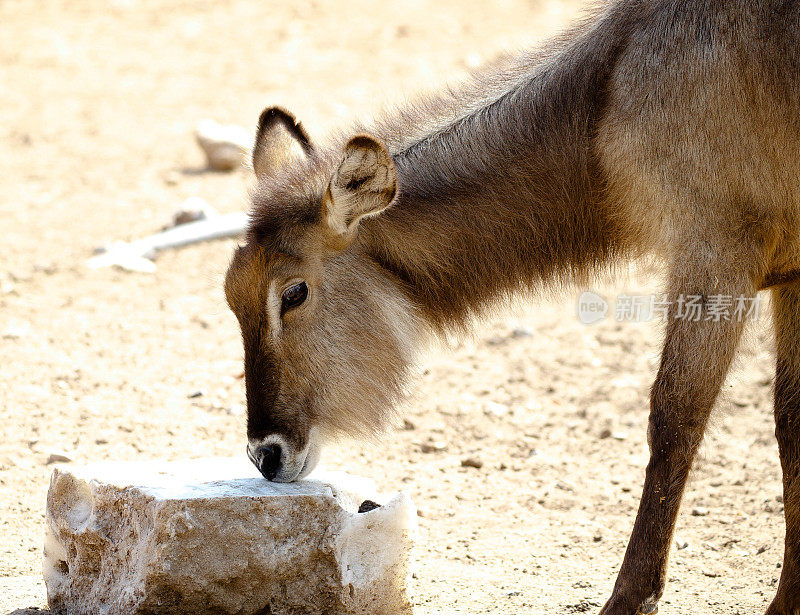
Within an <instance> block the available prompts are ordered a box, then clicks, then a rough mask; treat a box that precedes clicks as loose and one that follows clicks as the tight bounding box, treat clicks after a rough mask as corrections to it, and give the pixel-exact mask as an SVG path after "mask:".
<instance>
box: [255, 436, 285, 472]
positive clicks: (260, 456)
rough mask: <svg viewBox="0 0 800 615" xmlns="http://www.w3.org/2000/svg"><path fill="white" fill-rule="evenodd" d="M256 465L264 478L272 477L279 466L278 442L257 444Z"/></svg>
mask: <svg viewBox="0 0 800 615" xmlns="http://www.w3.org/2000/svg"><path fill="white" fill-rule="evenodd" d="M256 466H257V467H258V471H259V472H261V474H262V475H263V476H264V478H266V479H267V480H272V479H274V478H275V477H276V476H277V475H278V469H279V468H280V467H281V447H280V446H279V445H278V444H269V445H267V446H259V447H258V449H257V450H256Z"/></svg>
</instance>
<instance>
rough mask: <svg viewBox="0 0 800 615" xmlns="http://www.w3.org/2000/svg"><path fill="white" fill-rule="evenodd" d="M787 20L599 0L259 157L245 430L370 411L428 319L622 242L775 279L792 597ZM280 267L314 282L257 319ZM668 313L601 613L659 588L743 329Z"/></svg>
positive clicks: (730, 276) (687, 4)
mask: <svg viewBox="0 0 800 615" xmlns="http://www.w3.org/2000/svg"><path fill="white" fill-rule="evenodd" d="M799 29H800V5H798V4H797V3H796V2H788V1H778V0H753V1H751V2H734V1H732V0H718V1H715V2H708V1H707V0H703V1H701V0H680V1H679V0H673V1H667V0H638V1H625V2H622V1H621V2H615V3H612V4H610V5H608V6H607V7H606V8H604V9H603V10H602V11H600V12H598V14H597V15H596V16H595V17H594V18H593V19H592V20H590V21H588V22H587V23H586V24H584V25H582V26H580V27H578V28H576V29H575V30H573V31H572V32H570V33H568V34H567V35H565V36H563V37H561V38H560V39H558V40H556V41H554V42H552V43H551V44H550V45H548V46H547V47H545V48H544V49H543V50H541V51H539V52H536V53H526V54H520V55H519V56H516V57H508V58H504V59H503V60H501V61H500V62H498V63H497V64H496V65H495V66H493V67H491V68H490V69H487V71H486V72H485V73H483V74H481V75H478V76H476V78H475V80H474V83H472V84H469V85H467V86H464V87H462V88H460V89H457V90H453V91H449V92H446V93H444V94H442V95H440V96H437V97H433V98H429V99H426V100H423V101H420V102H419V103H417V104H416V105H413V106H409V107H407V108H404V109H400V110H397V111H396V112H394V113H393V114H390V115H389V116H387V118H385V119H384V120H382V121H380V122H378V123H377V124H376V125H375V126H371V127H359V128H358V129H356V130H354V131H353V133H355V132H361V133H365V136H361V137H358V138H357V139H355V140H350V141H349V142H348V143H347V145H344V143H345V139H334V140H333V142H332V143H331V144H329V145H327V146H324V147H321V148H313V147H311V146H308V147H305V146H303V151H304V152H305V154H304V155H303V156H301V157H295V158H294V160H293V161H292V162H291V163H289V164H281V165H275V168H264V165H259V166H260V169H259V172H258V174H259V186H258V188H257V189H256V191H255V193H254V210H253V218H252V223H251V226H250V230H249V233H248V242H247V246H246V247H244V248H242V249H240V251H239V252H238V253H237V255H236V257H235V258H234V261H233V263H232V264H231V268H230V270H229V273H228V277H227V281H226V291H227V296H228V300H229V303H230V305H231V307H232V309H233V310H234V312H235V313H236V315H237V317H238V318H239V320H240V323H241V325H242V334H243V338H244V343H245V363H246V376H247V396H248V419H249V420H248V435H249V437H250V438H251V439H253V438H256V439H257V438H258V437H260V435H263V434H267V433H271V432H279V433H283V434H285V435H286V437H287V439H290V440H292V441H293V442H294V444H293V446H295V447H297V448H302V446H303V443H304V438H305V437H306V435H307V431H308V429H309V427H310V426H311V425H315V426H319V427H320V428H322V429H324V431H325V432H326V433H336V432H345V433H352V432H357V433H358V432H360V433H364V432H369V431H371V430H374V429H378V428H379V427H380V426H381V425H382V424H384V423H385V420H386V416H387V414H388V413H389V411H390V410H391V408H393V402H394V400H395V399H396V397H397V396H398V394H399V393H400V391H401V389H402V384H403V381H404V378H405V377H406V373H407V370H408V366H409V365H410V362H411V360H412V358H413V352H412V349H413V347H414V346H415V345H417V344H418V343H419V340H420V339H421V338H423V337H424V334H425V332H426V331H428V330H432V331H434V332H441V331H444V330H447V329H449V328H461V327H463V326H464V325H465V323H467V322H468V321H469V319H470V317H471V316H472V315H474V314H476V313H480V312H482V311H483V310H485V309H486V308H487V307H489V306H491V305H493V304H495V303H496V302H497V301H498V300H502V299H503V298H504V297H507V296H509V295H510V294H512V293H515V292H518V291H521V290H522V291H524V290H535V289H536V288H539V287H540V286H542V285H545V284H553V283H565V282H570V281H576V280H582V279H585V278H586V277H587V276H589V275H592V274H593V273H594V272H597V271H599V270H600V269H601V268H604V267H607V266H608V265H609V264H610V263H614V262H618V261H619V260H621V259H627V258H633V257H638V256H642V255H645V254H655V255H657V256H659V257H660V258H662V259H663V260H664V262H665V264H666V266H667V271H668V281H667V291H668V294H669V295H670V297H672V298H673V299H675V298H677V297H678V296H679V295H681V294H683V295H700V296H702V297H704V298H708V297H710V296H712V295H715V294H723V295H730V296H739V295H746V296H753V295H755V293H756V292H757V291H758V290H759V289H763V288H767V287H775V289H774V290H773V294H774V296H775V301H774V306H775V322H776V330H777V339H778V372H777V373H778V375H777V379H776V390H775V415H776V424H777V432H776V433H777V436H778V442H779V445H780V453H781V462H782V465H783V471H784V501H785V508H786V521H787V533H786V556H785V561H784V566H783V571H782V576H781V582H780V585H779V588H778V593H777V597H776V598H775V601H774V602H773V604H772V605H771V606H770V608H769V611H768V613H770V614H771V615H777V614H781V615H790V614H794V615H797V613H800V582H798V579H799V578H800V448H798V442H800V404H798V399H800V362H799V361H798V356H800V316H799V314H800V282H798V277H799V276H798V272H800V166H798V160H800V45H798V42H799V41H798V35H797V32H798V31H799ZM281 113H283V112H281ZM274 115H275V114H274V113H273V116H274ZM278 115H279V117H281V118H282V119H281V121H280V122H277V123H274V122H273V123H272V124H270V125H269V126H266V127H265V126H261V127H260V130H259V138H258V139H257V148H256V153H255V157H256V159H259V156H261V160H281V156H280V155H272V154H270V152H269V150H270V149H271V148H279V147H280V142H282V141H285V139H284V138H270V139H266V138H263V137H264V135H265V134H267V131H271V132H270V134H272V133H274V132H275V130H276V129H279V128H280V125H283V126H284V127H286V129H287V130H289V131H290V132H291V130H290V129H291V127H292V126H296V124H295V123H294V119H293V118H291V116H288V114H284V115H285V117H284V116H281V115H280V114H278ZM263 117H264V116H262V118H263ZM278 134H280V131H279V130H278ZM351 134H352V133H351ZM303 135H304V133H303ZM369 135H374V137H370V136H369ZM284 136H285V135H284ZM382 144H385V147H384V145H382ZM359 220H360V221H359ZM290 279H292V280H294V279H301V280H305V281H307V283H308V287H309V289H310V294H309V298H308V299H307V300H306V303H305V304H303V305H302V306H301V307H299V308H295V309H294V310H292V311H290V312H287V313H286V315H285V316H284V317H283V318H282V319H281V322H275V318H273V319H272V320H270V319H269V318H267V317H266V316H265V304H267V303H268V302H269V301H272V302H273V303H274V301H275V299H274V297H273V296H272V295H269V293H270V292H272V293H273V295H274V291H269V290H268V289H269V287H270V285H271V284H273V285H275V284H277V285H279V286H280V287H281V288H283V286H284V285H285V284H286V283H288V281H289V280H290ZM268 295H269V296H268ZM706 305H707V301H704V308H703V309H704V310H706V309H707V308H706V307H705V306H706ZM272 309H273V310H274V308H272ZM675 316H676V314H675V313H674V310H673V312H672V314H671V318H670V319H669V323H668V326H667V334H666V341H665V345H664V351H663V354H662V359H661V367H660V370H659V373H658V376H657V378H656V381H655V383H654V385H653V388H652V395H651V408H650V429H649V436H650V446H651V453H652V456H651V460H650V463H649V465H648V468H647V474H646V479H645V485H644V492H643V496H642V500H641V505H640V510H639V514H638V515H637V519H636V523H635V525H634V530H633V535H632V537H631V541H630V544H629V547H628V551H627V554H626V556H625V560H624V562H623V565H622V569H621V572H620V575H619V577H618V580H617V584H616V586H615V589H614V592H613V595H612V597H611V599H610V600H609V602H608V603H607V604H606V606H605V607H604V608H603V610H602V613H603V614H605V615H612V614H613V615H630V614H632V613H635V612H642V613H650V612H654V609H656V608H657V606H656V605H657V603H658V599H659V598H660V596H661V594H662V592H663V588H664V582H665V574H666V565H667V556H668V553H669V545H670V541H671V536H672V532H673V529H674V524H675V519H676V516H677V512H678V508H679V505H680V499H681V496H682V493H683V488H684V485H685V483H686V480H687V476H688V472H689V469H690V467H691V464H692V460H693V458H694V455H695V453H696V451H697V448H698V446H699V444H700V442H701V440H702V437H703V432H704V429H705V427H706V424H707V422H708V418H709V415H710V413H711V410H712V408H713V406H714V404H715V402H716V399H717V395H718V393H719V390H720V387H721V385H722V383H723V381H724V379H725V377H726V374H727V371H728V368H729V365H730V363H731V361H732V359H733V356H734V353H735V349H736V346H737V343H738V340H739V337H740V336H741V333H742V328H743V326H742V323H739V322H734V321H724V320H723V321H720V322H715V321H705V320H702V321H700V322H692V321H688V320H682V319H679V318H676V317H675ZM704 316H705V313H704Z"/></svg>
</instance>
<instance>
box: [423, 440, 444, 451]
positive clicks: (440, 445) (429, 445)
mask: <svg viewBox="0 0 800 615" xmlns="http://www.w3.org/2000/svg"><path fill="white" fill-rule="evenodd" d="M419 450H421V451H422V452H423V453H440V452H442V451H446V450H447V444H445V443H444V442H438V441H437V442H423V443H422V444H420V446H419Z"/></svg>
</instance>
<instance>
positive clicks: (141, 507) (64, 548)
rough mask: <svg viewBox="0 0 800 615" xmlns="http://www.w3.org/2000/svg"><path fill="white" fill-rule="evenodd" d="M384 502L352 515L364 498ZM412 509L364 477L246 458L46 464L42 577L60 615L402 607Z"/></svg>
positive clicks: (347, 614) (407, 608)
mask: <svg viewBox="0 0 800 615" xmlns="http://www.w3.org/2000/svg"><path fill="white" fill-rule="evenodd" d="M367 499H369V500H374V501H376V502H378V503H381V504H382V506H380V507H379V508H376V509H374V510H371V511H369V512H365V513H358V512H357V510H358V507H359V504H360V503H361V502H362V501H364V500H367ZM416 522H417V520H416V509H415V508H414V505H413V504H412V502H411V500H410V499H409V497H408V496H407V495H406V494H404V493H402V492H401V493H396V494H393V495H391V496H390V497H388V498H386V497H382V496H381V495H379V494H377V493H376V492H375V486H374V484H373V483H372V481H370V480H368V479H363V478H357V477H352V476H348V475H347V474H344V473H325V472H315V473H314V474H312V475H311V477H310V478H308V479H306V480H303V481H300V482H297V483H289V484H282V483H269V482H267V481H265V480H264V479H263V478H261V477H260V476H258V475H257V472H256V471H255V468H252V466H250V464H249V463H247V462H246V461H243V460H238V459H236V460H233V459H214V460H197V461H188V462H179V463H155V462H154V463H147V464H143V463H131V464H111V463H109V464H103V465H96V466H86V467H83V468H72V467H70V468H63V467H59V468H56V469H55V470H54V471H53V474H52V477H51V480H50V489H49V492H48V494H47V538H46V541H45V552H44V578H45V584H46V586H47V596H48V601H49V603H50V608H51V609H52V611H53V613H54V614H57V615H58V614H64V615H96V614H97V613H103V614H104V615H136V614H142V615H143V614H145V613H147V614H151V613H159V614H173V613H175V614H177V613H192V614H194V615H202V614H204V613H208V614H209V615H210V614H211V613H213V614H215V615H223V614H227V613H231V614H234V613H235V614H237V615H249V614H260V615H264V614H267V613H269V614H270V615H278V614H281V613H286V614H289V613H291V614H295V613H303V614H316V613H319V614H320V615H323V614H324V615H338V614H342V615H351V614H363V615H367V614H368V615H381V614H387V615H388V614H392V615H394V614H397V613H410V612H411V605H410V601H409V597H408V584H409V581H410V560H411V547H412V543H413V539H414V537H415V535H416Z"/></svg>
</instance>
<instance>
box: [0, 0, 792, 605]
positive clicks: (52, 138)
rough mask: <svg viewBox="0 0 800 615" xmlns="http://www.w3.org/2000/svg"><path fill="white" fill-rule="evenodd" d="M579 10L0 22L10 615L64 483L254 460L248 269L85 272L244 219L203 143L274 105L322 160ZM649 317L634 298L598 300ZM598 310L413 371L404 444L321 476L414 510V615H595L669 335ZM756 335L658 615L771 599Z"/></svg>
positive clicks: (184, 258)
mask: <svg viewBox="0 0 800 615" xmlns="http://www.w3.org/2000/svg"><path fill="white" fill-rule="evenodd" d="M580 8H581V7H580V6H579V4H578V3H572V2H564V3H560V2H554V1H547V0H541V1H536V0H528V1H523V0H499V1H497V2H490V3H489V2H484V1H480V2H477V1H475V0H460V1H458V2H456V1H453V0H445V1H443V2H436V3H423V2H421V1H419V0H407V1H405V2H402V3H396V2H388V1H386V0H371V1H369V2H362V1H360V0H349V1H348V2H338V3H334V2H320V1H317V2H308V1H301V2H281V3H278V2H254V1H253V2H246V1H238V0H231V1H216V2H210V1H203V0H198V1H194V2H190V1H188V0H174V1H171V2H166V1H163V0H149V1H147V2H145V1H140V0H109V1H103V2H100V1H99V0H98V1H96V2H90V1H86V0H70V1H69V2H67V1H66V0H49V1H48V2H35V3H34V2H29V1H26V0H3V1H2V2H0V83H1V84H2V87H0V169H2V179H1V180H0V224H1V225H2V241H0V338H1V339H0V362H2V365H3V369H2V373H0V412H2V421H0V613H2V614H3V615H5V614H7V613H22V612H28V611H24V610H23V609H26V608H28V607H45V597H44V589H43V586H42V583H41V581H40V575H41V572H40V566H41V564H40V562H41V549H42V538H43V532H44V516H43V512H44V498H45V493H46V489H47V484H48V477H49V474H50V471H51V469H52V465H48V460H49V459H50V458H51V455H57V454H61V455H65V456H66V457H68V458H70V459H71V460H73V462H75V463H79V462H86V461H95V460H104V459H108V460H111V459H113V460H119V459H130V460H135V459H152V458H162V459H184V458H191V457H204V456H210V455H240V454H241V455H243V454H244V444H245V440H244V407H243V403H244V399H243V398H244V396H243V383H242V380H241V378H240V374H241V359H242V349H241V347H240V342H239V338H238V331H237V325H236V322H235V319H234V318H233V316H232V315H231V314H230V313H229V312H228V311H227V309H226V307H225V305H224V301H223V297H222V292H221V277H222V274H223V273H224V271H225V268H226V265H227V262H228V259H229V257H230V253H231V249H232V247H233V245H234V243H233V242H232V241H224V242H215V243H207V244H202V245H198V246H194V247H189V248H186V249H183V250H179V251H173V252H170V253H166V254H164V255H163V256H162V257H161V258H160V259H159V260H158V270H157V271H156V272H155V273H153V274H136V273H127V272H123V271H118V270H113V269H102V270H98V271H92V270H89V269H88V268H87V267H86V266H85V260H86V259H87V257H89V256H90V255H91V254H92V250H93V249H94V248H95V247H96V246H98V245H102V244H104V243H106V242H108V241H110V240H114V239H133V238H135V237H138V236H140V235H146V234H148V233H151V232H154V231H157V230H158V229H159V228H160V227H161V226H162V225H163V224H165V223H166V222H167V221H168V220H169V218H170V216H171V213H172V210H173V207H175V206H176V205H177V204H179V203H180V202H181V201H182V200H183V199H185V198H187V197H189V196H195V195H196V196H201V197H203V198H205V199H207V200H208V201H209V202H210V203H211V204H212V205H214V206H215V207H217V208H218V209H219V210H220V211H222V212H231V211H237V210H240V209H242V208H244V207H246V193H247V186H248V182H249V181H250V178H249V176H248V175H247V172H246V171H244V170H242V171H239V172H234V173H229V174H224V173H213V172H207V171H206V170H205V169H204V162H203V159H202V155H201V153H200V152H199V150H198V149H197V147H196V145H195V143H194V141H193V138H192V130H193V128H194V126H195V124H196V123H197V121H198V120H200V119H201V118H205V117H211V118H214V119H216V120H218V121H222V122H226V123H227V122H233V123H239V124H243V125H247V126H252V124H253V123H254V122H255V119H256V118H257V116H258V113H259V112H260V110H261V109H262V107H264V106H265V105H268V104H275V103H278V104H282V105H285V106H286V107H288V108H290V109H292V110H294V111H295V112H296V113H297V115H298V117H299V118H300V119H302V120H303V121H304V123H305V124H306V126H307V128H308V129H309V131H310V132H311V134H312V135H313V134H322V133H325V132H326V131H328V130H330V129H331V128H333V127H335V126H338V125H342V124H346V123H347V122H348V120H349V119H351V118H353V117H356V116H360V115H362V114H364V113H367V112H369V111H373V110H375V109H377V108H379V107H380V105H382V104H383V103H384V102H385V101H397V100H401V99H402V98H403V96H404V95H406V94H408V93H410V92H413V91H415V90H418V89H420V88H429V87H435V85H436V84H437V83H440V82H444V81H446V80H453V79H456V78H458V76H459V75H460V74H463V73H464V71H465V70H467V69H468V68H469V67H471V66H474V65H477V64H479V63H480V62H481V61H483V60H485V59H489V58H491V57H492V56H493V55H495V54H496V53H497V52H498V51H500V50H502V49H508V48H515V47H519V46H523V45H528V44H531V43H535V42H536V41H538V40H541V39H543V38H544V37H546V36H548V35H550V34H551V33H553V32H555V31H556V30H558V29H559V28H560V27H562V26H563V25H564V24H565V23H566V22H568V21H569V20H570V19H572V18H573V17H574V16H575V15H576V14H577V13H578V12H579V10H580ZM656 289H658V278H657V276H648V275H640V276H633V277H628V278H626V279H618V280H616V281H615V282H614V283H613V284H611V283H608V284H606V285H604V286H601V287H600V288H599V291H600V292H601V293H602V294H604V295H605V296H606V297H613V296H615V295H616V294H618V293H621V292H629V293H632V292H645V293H646V292H653V291H654V290H656ZM579 292H580V289H573V290H570V291H566V292H563V293H561V294H558V295H557V296H554V297H543V298H541V300H540V301H539V302H535V303H529V304H526V305H523V306H521V307H519V308H517V309H515V310H514V311H512V312H508V313H506V312H498V313H497V314H495V315H493V316H492V317H491V318H489V319H488V320H487V321H486V322H485V323H482V324H479V325H478V326H477V327H476V331H475V336H474V338H470V339H466V340H450V341H448V342H446V343H445V344H444V345H443V349H438V350H437V351H436V352H434V353H432V354H431V355H430V356H429V357H428V358H427V359H426V361H425V363H424V365H423V366H422V368H421V375H420V377H419V379H418V380H417V381H416V386H415V388H414V390H413V392H412V394H411V397H410V398H409V401H408V403H407V404H406V407H405V411H406V417H407V423H406V425H405V427H402V426H401V427H399V428H398V429H397V430H396V431H394V432H392V433H389V434H387V435H386V436H385V437H384V438H382V439H381V441H380V442H378V443H366V444H365V443H353V442H342V443H340V444H338V445H337V446H335V447H333V448H332V449H331V450H330V451H329V452H328V454H327V456H326V459H325V463H326V465H327V466H329V467H334V468H342V469H346V470H348V471H350V472H354V473H360V474H364V475H369V476H373V477H376V478H379V479H380V481H379V482H380V484H381V486H382V487H383V488H385V489H387V490H389V489H405V490H407V491H408V492H409V493H410V494H411V495H412V497H413V498H414V500H415V502H416V503H417V505H418V506H419V508H420V511H421V517H420V519H419V521H420V525H421V534H422V537H421V542H420V546H419V549H418V553H417V555H418V570H417V572H416V595H415V598H414V601H415V604H416V612H417V613H422V614H427V613H503V614H509V615H510V614H514V615H517V614H520V613H581V612H590V613H591V612H596V611H597V610H598V609H599V607H600V606H601V604H602V602H603V601H604V599H605V598H606V597H607V596H608V595H609V592H610V590H611V588H612V585H613V581H614V577H615V574H616V570H617V567H618V566H619V564H620V562H621V558H622V555H623V552H624V548H625V544H626V540H627V537H628V533H629V531H630V529H631V526H632V522H633V516H634V514H635V511H636V507H637V503H638V500H639V493H640V488H641V484H642V480H643V473H644V467H645V464H646V461H647V445H646V438H645V431H646V424H647V405H648V404H647V395H648V388H649V384H650V382H651V380H652V378H653V375H654V371H655V366H656V361H657V357H658V349H659V339H660V335H661V333H660V329H659V326H658V325H656V324H653V323H648V324H630V323H620V322H616V321H615V320H614V318H613V317H611V318H608V319H606V320H605V321H604V322H602V323H598V324H595V325H592V326H586V325H583V324H581V323H580V322H579V321H578V319H577V317H576V316H575V305H576V300H577V297H578V294H579ZM751 329H752V332H751V335H750V336H749V337H750V339H749V341H748V344H747V346H746V347H745V348H744V349H743V350H742V352H741V353H740V359H739V362H738V365H737V368H736V370H735V372H734V373H733V374H732V376H731V378H730V380H729V383H728V385H726V395H725V399H724V400H723V401H722V402H721V404H720V406H721V407H720V410H719V412H718V419H717V421H716V423H715V425H714V427H713V428H712V430H711V433H710V434H709V436H708V437H707V439H706V443H705V445H704V448H703V454H702V459H701V460H700V462H699V463H698V466H697V469H696V471H695V472H694V475H693V479H692V483H691V486H690V488H689V490H688V492H687V496H686V499H685V503H684V508H683V513H682V514H681V517H680V519H679V526H678V539H677V543H679V546H680V548H679V546H677V545H676V546H675V547H674V550H673V554H672V562H671V568H670V574H669V585H668V588H667V591H666V594H665V596H664V600H663V603H662V612H663V613H672V614H687V615H688V614H696V613H704V614H726V615H727V614H734V613H742V614H744V613H748V614H749V613H759V612H763V610H764V609H765V607H766V605H767V604H768V601H769V600H770V598H771V596H772V594H773V592H774V590H775V586H776V581H777V578H778V576H779V573H780V562H781V559H782V549H783V547H782V542H783V520H782V512H783V507H782V504H781V498H780V494H781V490H780V472H779V464H778V457H777V450H776V446H775V443H774V439H773V437H772V429H773V427H772V421H771V409H770V396H771V380H772V373H773V368H772V364H773V358H772V354H771V345H772V341H771V337H770V334H769V318H768V316H767V315H766V314H765V315H764V316H763V317H762V318H761V320H760V322H759V324H758V325H757V326H753V327H752V328H751ZM195 393H198V395H194V394H195ZM467 458H475V459H476V460H477V461H478V463H473V464H471V465H480V466H481V467H480V468H476V467H470V466H469V465H468V466H466V467H464V466H462V461H464V460H465V459H467ZM30 612H35V611H30Z"/></svg>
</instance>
